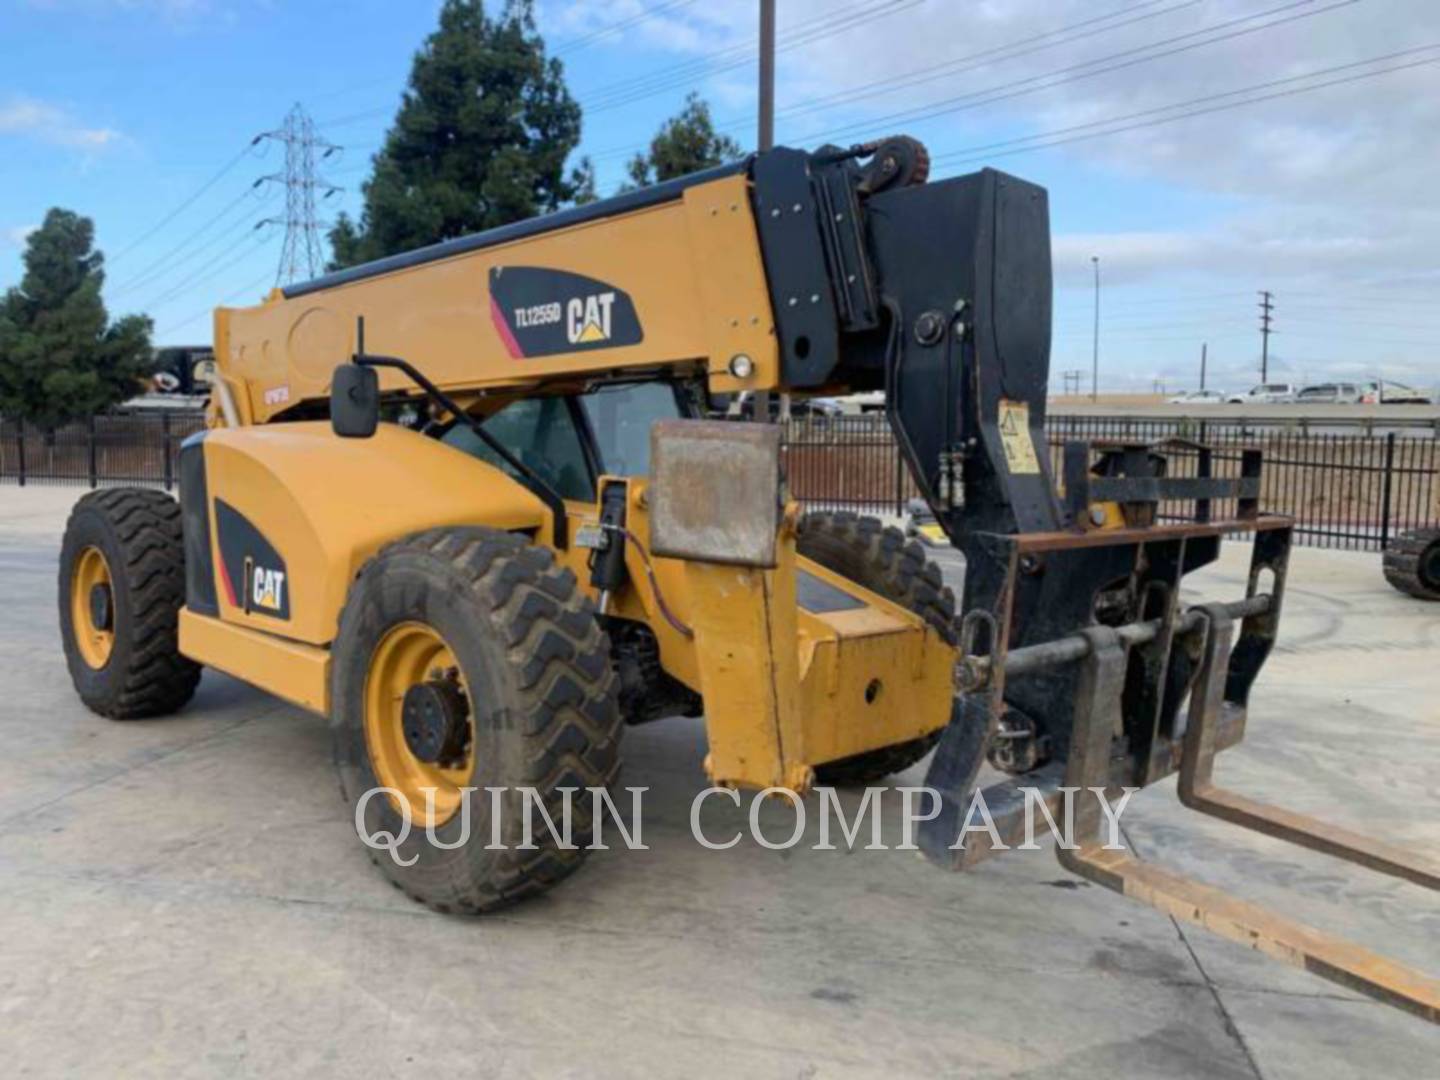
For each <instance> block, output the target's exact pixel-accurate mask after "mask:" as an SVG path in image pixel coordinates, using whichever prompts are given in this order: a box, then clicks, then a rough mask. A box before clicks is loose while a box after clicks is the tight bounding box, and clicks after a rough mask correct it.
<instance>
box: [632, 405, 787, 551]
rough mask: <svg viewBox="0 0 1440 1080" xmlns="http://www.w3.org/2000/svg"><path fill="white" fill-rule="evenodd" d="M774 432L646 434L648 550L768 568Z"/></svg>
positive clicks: (698, 428) (775, 524)
mask: <svg viewBox="0 0 1440 1080" xmlns="http://www.w3.org/2000/svg"><path fill="white" fill-rule="evenodd" d="M779 528H780V429H779V427H777V426H776V425H774V424H744V423H733V422H730V421H725V420H657V421H656V422H655V423H654V424H653V425H652V426H651V428H650V547H651V550H652V551H653V552H654V553H655V554H656V555H662V556H665V557H666V558H671V559H692V560H695V561H698V562H711V563H726V564H729V565H733V566H759V567H766V568H769V567H773V566H774V565H775V538H776V533H777V532H778V531H779Z"/></svg>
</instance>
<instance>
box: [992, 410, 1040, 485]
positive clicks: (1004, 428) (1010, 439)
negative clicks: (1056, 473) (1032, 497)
mask: <svg viewBox="0 0 1440 1080" xmlns="http://www.w3.org/2000/svg"><path fill="white" fill-rule="evenodd" d="M1000 443H1001V445H1002V446H1004V447H1005V464H1006V465H1007V466H1009V468H1010V472H1011V473H1012V474H1015V473H1038V472H1039V471H1040V460H1039V459H1038V458H1037V457H1036V456H1035V441H1034V440H1033V439H1031V438H1030V406H1029V405H1027V404H1026V403H1025V402H1023V401H1006V400H1004V399H1003V398H1002V399H1001V400H1000Z"/></svg>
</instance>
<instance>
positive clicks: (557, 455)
mask: <svg viewBox="0 0 1440 1080" xmlns="http://www.w3.org/2000/svg"><path fill="white" fill-rule="evenodd" d="M484 428H485V431H486V432H487V433H488V434H490V435H492V436H494V437H495V439H496V441H497V442H499V443H500V445H501V446H503V447H505V449H506V450H508V451H510V453H512V454H514V455H515V457H517V458H518V459H519V460H520V461H521V462H523V463H524V464H525V465H526V466H528V467H529V468H530V469H533V470H534V471H535V473H536V474H537V475H539V476H540V477H542V478H543V479H544V480H545V481H546V482H547V483H549V484H550V486H551V487H553V488H554V489H555V490H556V491H557V492H559V493H560V496H561V497H562V498H565V499H575V500H578V501H580V502H594V500H595V483H594V481H593V480H592V479H591V477H590V467H589V463H588V462H587V461H586V459H585V448H584V444H583V443H582V442H581V440H580V432H579V431H577V430H576V427H575V418H574V414H573V413H572V412H571V411H570V405H569V402H568V401H567V400H566V399H565V398H563V397H547V398H526V399H524V400H522V401H512V402H511V403H510V404H509V405H506V406H505V407H504V408H503V409H501V410H500V411H499V412H497V413H495V414H494V415H493V416H491V417H490V418H489V419H487V420H486V421H485V423H484ZM442 441H444V442H445V443H447V444H448V445H450V446H453V447H455V448H456V449H457V450H462V451H464V452H465V453H467V454H469V455H471V456H472V457H477V458H479V459H480V460H481V461H484V462H486V463H488V464H490V465H494V466H495V467H496V468H497V469H500V470H501V471H502V472H504V473H506V474H507V475H509V476H512V477H514V478H515V479H517V480H521V482H522V483H523V482H524V481H523V478H522V477H520V476H518V475H517V474H516V472H515V470H514V469H512V468H511V467H510V465H509V463H507V462H506V461H505V460H504V459H503V458H502V457H500V455H499V454H497V453H495V451H494V450H492V449H490V447H489V446H487V445H486V444H485V443H484V442H483V441H482V440H481V438H480V437H479V436H478V435H476V434H475V433H474V432H473V431H471V430H470V428H468V427H467V426H465V425H464V424H456V425H455V426H454V427H452V428H451V429H450V430H449V431H447V432H446V433H445V434H444V435H443V436H442Z"/></svg>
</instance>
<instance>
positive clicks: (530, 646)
mask: <svg viewBox="0 0 1440 1080" xmlns="http://www.w3.org/2000/svg"><path fill="white" fill-rule="evenodd" d="M333 655H334V660H333V668H332V694H331V699H332V705H331V733H332V736H333V742H334V750H335V761H336V765H337V767H338V769H339V774H340V786H341V789H342V791H343V792H344V794H345V797H346V798H347V799H348V800H349V801H350V803H351V806H352V809H353V810H355V811H356V812H357V813H358V814H359V815H360V822H359V824H363V827H364V829H365V835H366V836H371V837H374V836H378V835H379V834H380V833H382V832H383V833H388V834H390V835H391V836H395V837H401V836H404V835H405V832H406V829H405V820H406V819H405V816H404V813H405V810H406V809H407V808H408V811H409V818H410V823H411V827H410V829H409V830H408V836H407V837H405V839H403V841H401V842H400V843H398V844H396V845H395V847H394V850H393V851H392V850H381V849H377V848H375V847H371V848H370V854H371V858H372V859H374V861H375V862H376V864H377V865H378V866H379V867H380V868H381V869H382V870H383V871H384V873H385V874H386V876H387V877H389V878H390V880H391V881H392V882H393V883H394V884H395V885H396V887H398V888H400V889H401V890H403V891H404V892H405V893H406V894H408V895H409V896H411V897H413V898H414V899H416V900H418V901H420V902H421V903H423V904H426V905H428V906H430V907H432V908H434V909H436V910H437V911H443V912H459V913H467V914H478V913H480V912H484V911H490V910H493V909H496V908H500V907H503V906H505V905H507V904H509V903H513V902H514V901H516V900H519V899H521V898H523V897H526V896H529V895H532V894H535V893H539V892H542V891H544V890H545V889H548V888H549V887H550V886H552V885H554V884H556V883H557V882H559V881H561V880H562V879H564V878H565V877H567V876H568V875H570V874H571V873H572V872H574V870H575V869H576V868H577V867H578V866H579V865H580V862H581V861H582V860H583V858H584V856H585V847H586V845H587V844H589V843H590V840H591V831H592V826H593V822H592V819H591V795H590V791H589V790H587V789H594V788H603V787H609V786H610V785H611V784H613V783H614V781H615V779H616V776H617V775H618V772H619V763H620V757H619V740H620V718H619V711H618V709H617V706H616V688H615V676H614V674H613V672H612V669H611V666H610V659H609V643H608V641H607V640H606V637H605V634H604V633H603V632H602V630H601V629H600V625H599V623H598V622H597V620H596V618H595V614H594V609H593V607H592V606H591V604H590V601H589V600H588V599H587V598H585V597H584V596H583V595H582V594H581V593H580V592H579V591H578V589H577V588H576V583H575V576H574V575H573V574H572V573H571V572H570V571H569V570H564V569H557V568H556V567H555V563H554V558H553V556H552V555H551V553H550V552H549V551H548V550H546V549H544V548H537V547H534V546H532V545H530V544H528V543H527V542H526V541H525V539H524V538H523V537H519V536H514V535H511V534H509V533H503V532H496V531H493V530H490V529H482V528H453V529H436V530H432V531H430V532H425V533H421V534H419V535H417V536H413V537H410V538H408V539H405V540H401V541H399V542H398V543H395V544H392V545H390V546H389V547H387V548H385V549H384V550H383V551H381V552H380V554H379V555H377V556H376V557H375V558H374V559H372V560H371V561H370V562H369V563H368V564H367V565H366V567H365V569H364V570H363V571H362V572H361V574H360V576H359V578H358V579H357V580H356V582H355V584H354V586H353V587H352V588H351V591H350V598H349V600H348V601H347V602H346V605H345V610H344V612H343V613H342V615H341V619H340V631H339V635H338V637H337V638H336V642H335V647H334V650H333ZM377 788H387V789H389V791H388V792H387V793H383V794H377V793H373V792H374V789H377ZM466 788H475V789H478V790H477V791H475V792H474V793H473V794H472V795H470V797H469V801H468V810H467V805H466V804H467V800H466V793H465V791H464V789H466ZM487 788H499V789H502V794H501V795H500V797H499V803H498V810H499V813H498V825H497V823H496V822H495V821H494V820H492V816H493V815H494V810H495V809H496V805H495V804H492V801H491V795H490V793H489V792H487V791H486V790H485V789H487ZM564 788H573V789H578V790H575V791H574V792H573V793H572V796H571V799H570V805H571V815H570V820H571V824H572V830H573V831H572V835H571V845H572V846H571V847H566V846H563V845H561V844H559V843H557V841H556V840H555V837H554V836H553V835H551V833H550V832H549V830H548V828H547V827H546V824H545V820H544V817H542V815H541V813H540V811H539V809H538V808H537V807H536V806H535V805H534V803H533V802H532V804H531V806H530V819H531V822H532V831H531V835H530V839H531V843H533V845H534V847H533V848H521V844H522V842H524V840H525V834H524V831H523V830H524V822H525V817H526V808H525V801H526V800H527V798H533V799H538V801H539V803H541V804H543V806H544V808H545V811H546V813H547V814H548V816H549V817H550V818H551V819H552V820H553V821H554V822H555V824H556V826H557V828H558V827H560V825H561V823H562V820H563V807H564V804H565V798H566V795H565V792H564V791H563V790H562V789H564ZM427 789H428V790H429V791H433V795H430V794H428V793H427ZM527 789H528V790H530V791H533V793H534V795H533V796H527V794H526V790H527ZM402 804H403V805H402ZM427 826H428V831H429V832H431V833H433V835H434V839H435V841H437V842H436V843H432V842H431V841H430V838H429V836H428V835H427ZM494 830H498V831H494ZM496 839H498V840H499V845H498V846H490V845H493V844H494V841H495V840H496ZM487 847H488V850H487ZM447 848H450V850H446V849H447ZM405 864H409V865H405Z"/></svg>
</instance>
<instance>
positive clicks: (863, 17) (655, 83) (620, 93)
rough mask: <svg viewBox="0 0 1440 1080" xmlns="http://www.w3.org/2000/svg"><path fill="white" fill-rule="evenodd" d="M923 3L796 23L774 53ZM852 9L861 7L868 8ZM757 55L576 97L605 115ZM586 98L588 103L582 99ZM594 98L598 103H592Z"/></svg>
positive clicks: (667, 71) (680, 68) (740, 49)
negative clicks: (611, 110)
mask: <svg viewBox="0 0 1440 1080" xmlns="http://www.w3.org/2000/svg"><path fill="white" fill-rule="evenodd" d="M923 2H924V0H887V2H886V3H884V4H882V5H881V6H879V7H873V6H871V7H870V9H869V10H862V11H860V12H858V13H857V12H855V11H854V9H853V8H847V9H842V10H841V13H839V14H837V13H835V12H832V13H831V14H830V15H829V16H827V17H826V18H823V19H813V20H809V21H808V22H805V23H799V24H797V25H796V26H794V27H791V28H790V29H789V30H788V31H787V32H786V33H781V34H779V35H778V37H777V44H776V47H775V51H776V53H782V52H789V51H791V50H793V49H797V48H799V47H800V46H801V45H808V44H811V43H812V42H816V41H821V40H823V39H825V38H829V37H834V36H835V35H836V34H839V33H842V32H844V31H846V30H852V29H854V28H855V27H857V26H863V25H865V24H866V23H870V22H874V21H875V20H876V19H882V18H886V17H888V16H890V15H894V14H897V13H899V12H901V11H904V10H906V9H908V8H912V7H915V6H917V5H918V4H921V3H923ZM855 6H856V7H861V8H865V7H867V6H868V5H864V4H860V5H855ZM758 55H759V54H758V52H757V51H756V49H755V47H754V46H753V45H749V44H745V45H738V46H731V47H730V48H728V49H721V50H717V51H716V52H715V53H712V54H710V58H709V59H705V58H702V59H700V60H697V61H690V62H689V63H687V64H684V65H676V66H674V67H671V68H664V69H661V70H660V71H658V72H653V73H651V74H649V75H644V76H639V77H637V78H635V79H630V80H626V81H625V82H621V83H616V84H613V85H612V86H611V87H609V88H605V89H604V90H603V91H602V92H601V93H600V94H598V95H594V94H590V95H587V94H581V95H580V97H581V100H582V104H584V106H585V111H586V112H587V113H591V114H593V113H597V112H606V111H608V110H610V109H616V108H619V107H621V106H623V105H629V104H632V103H633V102H636V101H641V100H643V99H644V98H647V97H653V96H654V95H656V94H662V93H664V92H665V91H667V90H671V89H674V88H676V87H681V86H689V85H693V83H694V82H695V80H696V79H698V78H701V77H705V76H711V75H719V74H722V73H724V72H726V71H733V70H734V69H736V68H739V67H745V66H747V65H749V64H751V63H753V62H754V61H755V59H756V57H757V56H758ZM587 97H588V100H586V99H587ZM597 97H598V100H596V98H597Z"/></svg>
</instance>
